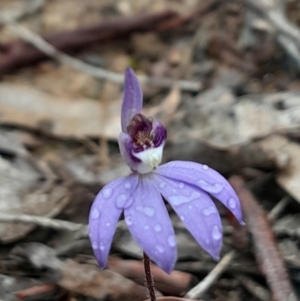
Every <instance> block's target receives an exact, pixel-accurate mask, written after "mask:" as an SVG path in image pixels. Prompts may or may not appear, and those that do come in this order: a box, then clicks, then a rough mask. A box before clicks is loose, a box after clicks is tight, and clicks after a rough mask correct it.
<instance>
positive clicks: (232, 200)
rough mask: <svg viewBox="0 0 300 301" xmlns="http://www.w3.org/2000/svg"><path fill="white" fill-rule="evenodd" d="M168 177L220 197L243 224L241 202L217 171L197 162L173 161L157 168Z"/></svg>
mask: <svg viewBox="0 0 300 301" xmlns="http://www.w3.org/2000/svg"><path fill="white" fill-rule="evenodd" d="M157 173H158V174H160V175H162V176H165V177H167V178H170V179H173V180H178V181H181V182H183V183H187V184H190V185H192V186H195V187H198V188H200V189H201V190H203V191H205V192H207V193H209V194H210V195H212V196H214V197H215V198H216V199H218V200H219V201H220V202H221V203H222V204H223V205H224V206H225V207H227V208H228V209H229V210H230V211H231V212H232V214H233V215H234V216H235V217H236V219H237V220H238V221H239V222H240V223H241V224H243V216H242V210H241V204H240V201H239V198H238V196H237V194H236V193H235V191H234V189H233V188H232V186H231V185H230V183H229V182H228V181H227V180H226V179H225V178H224V177H223V176H222V175H221V174H219V173H218V172H217V171H215V170H214V169H212V168H210V167H208V166H207V165H202V164H199V163H195V162H189V161H172V162H169V163H167V164H164V165H161V166H159V167H158V168H157Z"/></svg>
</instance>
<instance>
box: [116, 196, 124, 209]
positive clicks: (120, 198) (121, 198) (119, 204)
mask: <svg viewBox="0 0 300 301" xmlns="http://www.w3.org/2000/svg"><path fill="white" fill-rule="evenodd" d="M125 202H126V196H125V194H120V195H119V196H118V197H117V200H116V205H117V207H118V208H119V209H122V208H124V205H125Z"/></svg>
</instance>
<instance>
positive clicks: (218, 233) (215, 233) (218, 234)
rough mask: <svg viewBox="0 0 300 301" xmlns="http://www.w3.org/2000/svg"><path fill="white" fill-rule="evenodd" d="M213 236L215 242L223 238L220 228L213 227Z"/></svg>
mask: <svg viewBox="0 0 300 301" xmlns="http://www.w3.org/2000/svg"><path fill="white" fill-rule="evenodd" d="M212 236H213V239H215V240H219V239H220V238H221V237H222V232H221V230H220V228H219V227H218V226H214V227H213V230H212Z"/></svg>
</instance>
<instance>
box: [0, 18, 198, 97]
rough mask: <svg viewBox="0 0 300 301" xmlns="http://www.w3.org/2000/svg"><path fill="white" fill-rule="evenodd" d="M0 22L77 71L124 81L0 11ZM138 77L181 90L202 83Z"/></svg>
mask: <svg viewBox="0 0 300 301" xmlns="http://www.w3.org/2000/svg"><path fill="white" fill-rule="evenodd" d="M0 23H2V24H5V25H7V27H8V28H9V29H10V30H11V31H12V32H13V33H14V34H15V35H16V36H18V37H19V38H20V39H22V40H23V41H26V42H28V43H29V44H31V45H33V46H34V47H36V48H37V49H38V50H40V51H41V52H43V53H45V54H46V55H48V56H49V57H51V58H53V59H55V60H56V61H58V62H60V63H62V64H64V65H66V66H69V67H71V68H73V69H75V70H77V71H80V72H83V73H86V74H89V75H91V76H93V77H96V78H99V79H106V80H109V81H111V82H114V83H117V84H123V82H124V76H123V74H119V73H115V72H112V71H109V70H105V69H102V68H99V67H94V66H93V65H90V64H87V63H84V62H83V61H81V60H78V59H75V58H73V57H72V56H70V55H67V54H65V53H63V52H61V51H59V50H57V49H56V48H55V47H53V46H52V45H51V44H49V43H48V42H46V41H45V40H44V39H42V38H41V37H40V36H39V35H37V34H35V33H34V32H32V31H30V30H29V29H27V28H25V27H24V26H22V25H19V24H18V23H16V22H15V21H14V20H13V19H12V18H9V17H8V16H5V15H4V14H1V13H0ZM138 79H139V81H140V82H141V83H145V84H149V85H154V86H158V87H167V88H170V87H173V86H174V85H175V84H177V85H178V87H179V88H180V89H182V90H187V91H194V92H197V91H199V90H201V89H202V84H201V83H200V82H192V81H185V80H180V81H175V80H173V79H170V78H150V77H147V76H138Z"/></svg>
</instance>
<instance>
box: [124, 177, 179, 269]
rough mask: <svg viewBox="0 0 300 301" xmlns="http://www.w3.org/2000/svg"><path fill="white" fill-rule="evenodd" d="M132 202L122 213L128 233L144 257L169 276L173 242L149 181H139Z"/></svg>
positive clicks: (167, 220)
mask: <svg viewBox="0 0 300 301" xmlns="http://www.w3.org/2000/svg"><path fill="white" fill-rule="evenodd" d="M133 199H134V203H133V205H132V206H130V207H128V208H126V209H125V221H126V223H127V225H128V227H129V230H130V232H131V234H132V236H133V237H134V238H135V240H136V241H137V243H138V244H139V245H140V247H141V248H142V249H143V250H144V251H145V252H146V254H147V255H148V256H149V257H150V258H151V259H152V260H153V261H154V262H155V263H156V264H157V265H158V266H159V267H161V268H162V269H163V270H164V271H165V272H167V273H170V272H171V271H172V269H173V267H174V265H175V262H176V258H177V247H176V238H175V234H174V229H173V226H172V223H171V220H170V217H169V214H168V212H167V209H166V207H165V204H164V202H163V199H162V197H161V195H160V193H159V192H158V190H157V189H156V187H155V186H154V185H153V183H152V179H151V177H148V176H143V177H140V178H139V184H138V186H137V189H136V191H135V193H134V195H133Z"/></svg>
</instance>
